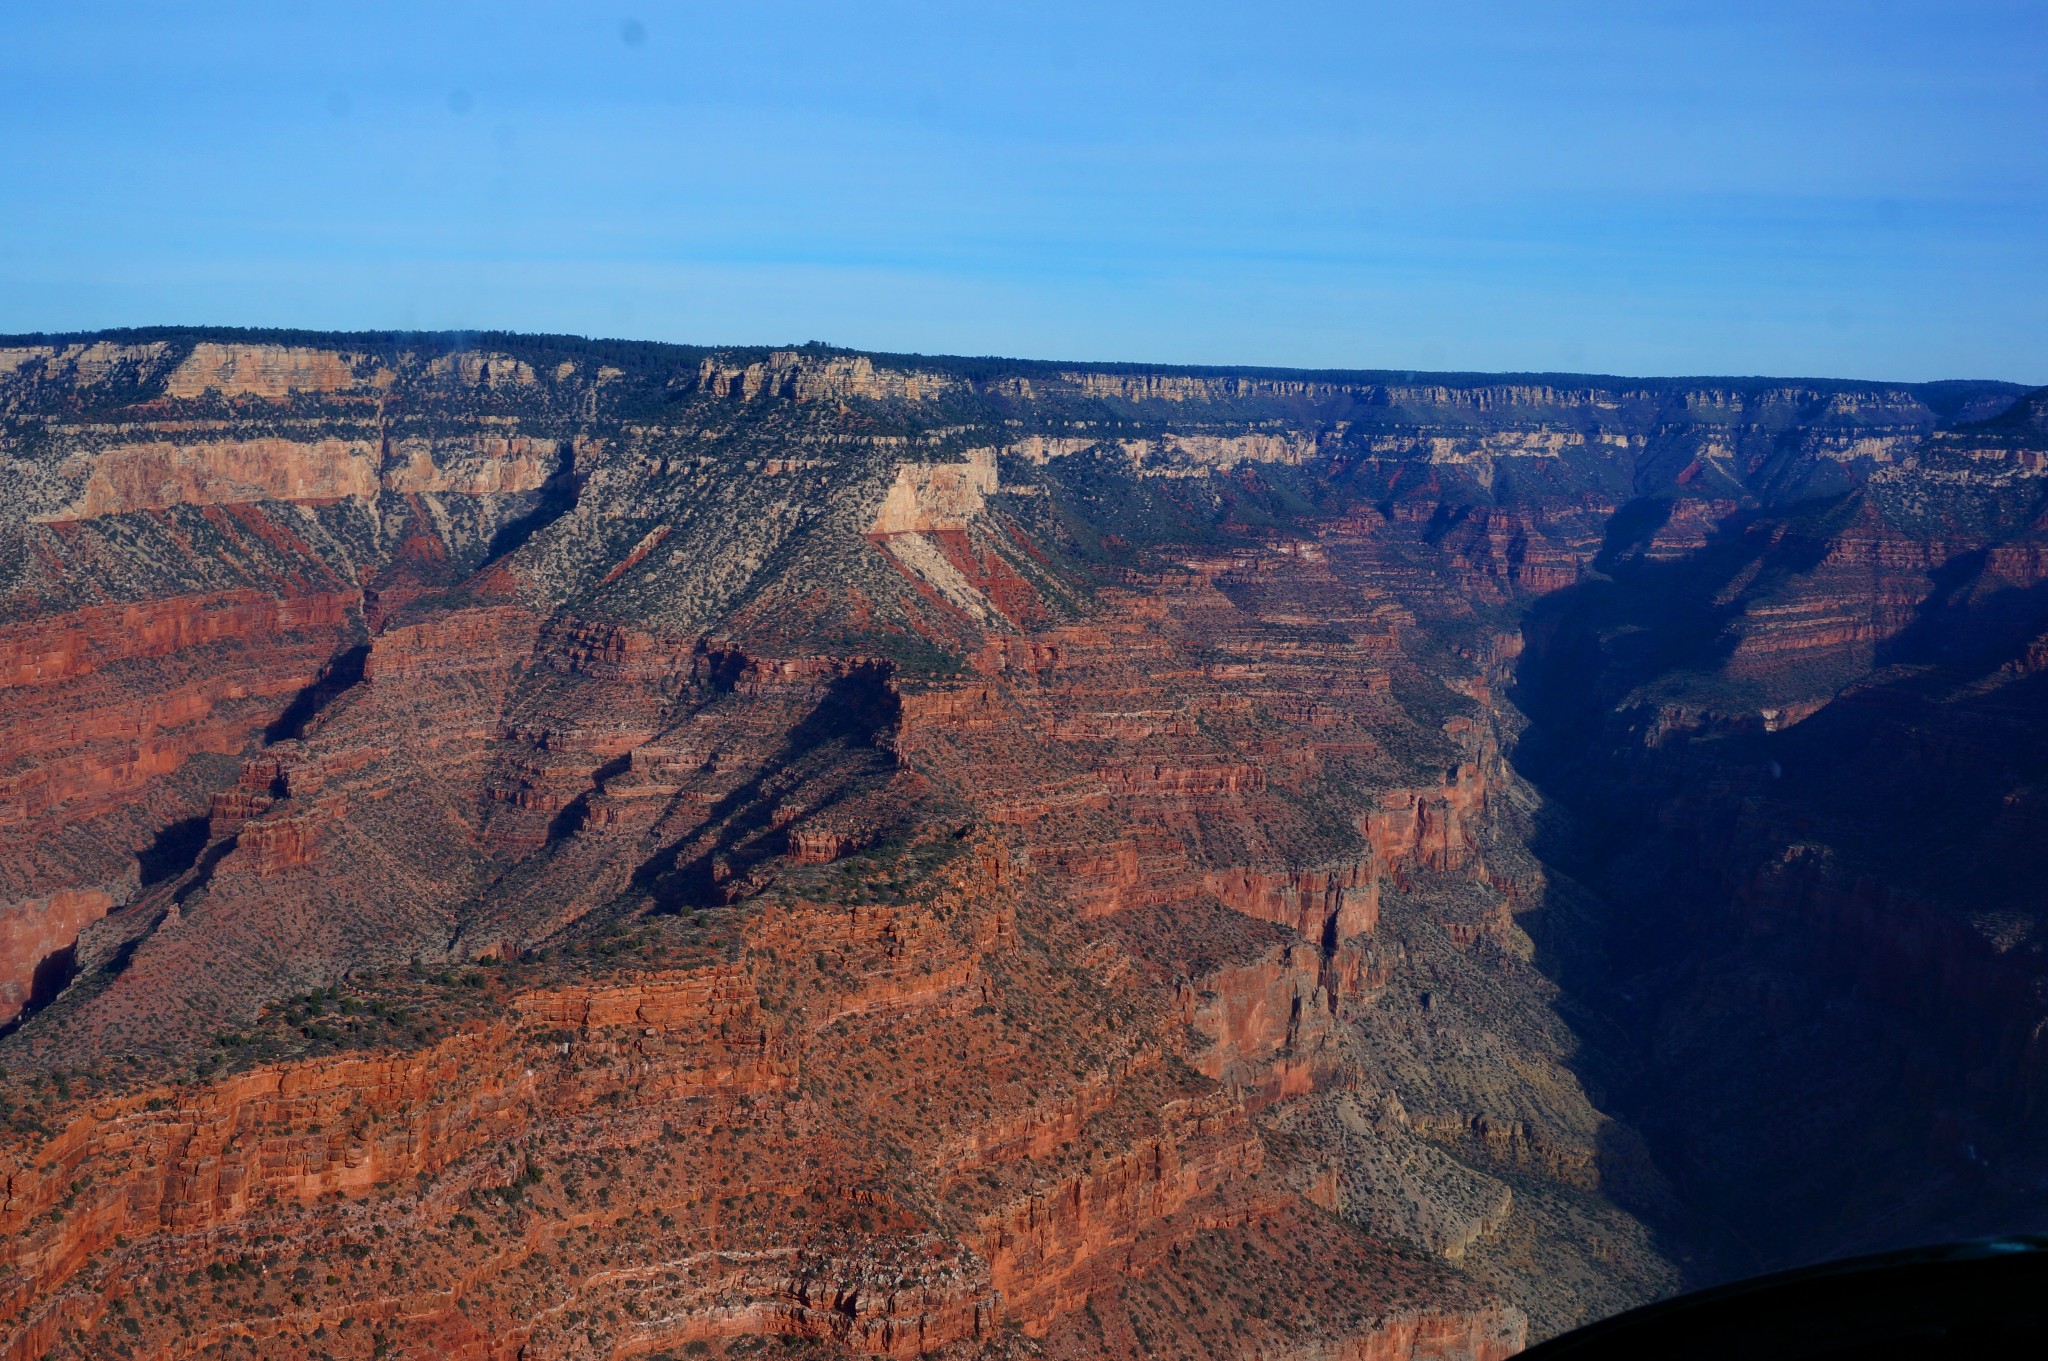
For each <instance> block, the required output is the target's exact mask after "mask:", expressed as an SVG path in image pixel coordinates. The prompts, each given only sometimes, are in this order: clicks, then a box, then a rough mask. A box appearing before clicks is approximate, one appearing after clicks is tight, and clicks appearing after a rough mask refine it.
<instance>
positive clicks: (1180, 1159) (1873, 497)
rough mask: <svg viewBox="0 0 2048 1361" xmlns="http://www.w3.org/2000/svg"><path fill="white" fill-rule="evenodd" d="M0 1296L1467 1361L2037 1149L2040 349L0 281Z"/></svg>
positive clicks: (2046, 580)
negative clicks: (974, 334)
mask: <svg viewBox="0 0 2048 1361" xmlns="http://www.w3.org/2000/svg"><path fill="white" fill-rule="evenodd" d="M0 457H4V459H5V461H6V481H5V486H4V492H0V732H4V733H5V734H6V737H7V743H6V750H5V754H4V764H0V1022H4V1024H5V1026H6V1030H5V1032H4V1034H0V1188H4V1198H0V1355H4V1356H5V1357H6V1358H8V1361H30V1359H31V1358H41V1357H95V1358H104V1357H122V1358H145V1357H146V1358H162V1359H166V1361H168V1359H169V1358H183V1357H197V1356H220V1357H243V1356H248V1357H280V1358H281V1357H316V1358H372V1357H456V1358H464V1359H465V1361H485V1359H486V1358H489V1359H492V1361H495V1359H497V1358H505V1359H506V1361H510V1358H563V1359H564V1361H567V1359H568V1358H579V1359H580V1358H600V1357H603V1358H610V1357H629V1356H653V1357H664V1356H666V1357H686V1356H688V1357H695V1356H750V1355H774V1356H783V1355H788V1356H815V1357H840V1356H847V1355H884V1356H918V1355H932V1356H945V1357H957V1358H970V1357H974V1358H980V1357H987V1358H998V1357H1001V1358H1040V1357H1042V1358H1052V1359H1057V1358H1081V1357H1126V1358H1136V1357H1176V1358H1224V1357H1264V1358H1299V1361H1401V1359H1404V1358H1427V1359H1429V1361H1498V1359H1499V1358H1504V1357H1507V1356H1509V1355H1512V1354H1513V1353H1514V1352H1516V1351H1517V1350H1519V1349H1520V1348H1521V1347H1523V1346H1524V1345H1526V1344H1527V1343H1528V1342H1530V1341H1534V1340H1537V1339H1540V1338H1542V1337H1547V1336H1551V1335H1554V1334H1556V1333H1558V1332H1561V1331H1563V1330H1566V1329H1568V1328H1570V1327H1572V1326H1574V1325H1575V1324H1577V1323H1580V1322H1583V1321H1587V1320H1590V1319H1594V1318H1598V1317H1602V1316H1605V1315H1607V1314H1611V1313H1614V1312H1616V1311H1618V1310H1621V1309H1625V1308H1628V1307H1630V1306H1632V1305H1635V1304H1638V1303H1643V1302H1647V1301H1649V1300H1652V1299H1656V1298H1659V1297H1662V1296H1665V1295H1669V1294H1671V1293H1674V1292H1676V1291H1678V1290H1681V1289H1683V1288H1686V1287H1688V1286H1694V1285H1701V1284H1707V1283H1711V1282H1713V1281H1717V1280H1724V1279H1728V1278H1730V1277H1733V1276H1738V1275H1744V1274H1749V1273H1753V1272H1756V1271H1761V1270H1766V1269H1770V1268H1773V1267H1779V1266H1788V1265H1793V1264H1797V1263H1801V1262H1806V1261H1812V1260H1819V1259H1824V1258H1827V1257H1832V1256H1838V1255H1843V1254H1847V1253H1851V1252H1856V1251H1862V1250H1873V1249H1877V1248H1881V1247H1887V1246H1895V1245H1902V1244H1906V1243H1912V1242H1920V1241H1929V1240H1935V1239H1945V1238H1954V1237H1963V1236H1973V1235H1979V1234H1987V1233H1993V1232H2002V1231H2008V1230H2018V1229H2033V1230H2039V1229H2040V1228H2041V1227H2042V1226H2043V1223H2044V1221H2048V1139H2044V1133H2048V1130H2044V1120H2048V1101H2044V1097H2048V933H2044V930H2043V925H2042V915H2041V909H2042V896H2041V888H2040V885H2041V884H2043V883H2044V882H2048V693H2044V687H2048V390H2044V391H2040V392H2028V391H2026V390H2023V389H2020V388H2016V387H2012V386H2010V385H2005V384H1998V383H1990V382H1956V383H1937V384H1921V385H1904V384H1875V383H1855V382H1837V381H1820V380H1778V379H1655V380H1651V379H1622V378H1608V377H1592V376H1583V375H1514V376H1501V375H1470V374H1464V375H1452V374H1401V373H1320V372H1318V373H1306V372H1304V373H1295V372H1281V371H1274V370H1241V371H1240V370H1226V369H1155V368H1145V367H1138V366H1119V365H1069V364H1056V363H1034V362H1024V361H1005V360H991V359H973V360H966V359H944V358H932V357H925V356H890V355H864V354H857V353H851V352H847V351H841V350H835V349H830V348H827V347H822V346H811V347H805V348H802V349H792V350H765V349H761V350H745V349H706V348H692V347H683V346H672V345H658V344H639V343H630V342H595V341H586V340H581V339H575V338H564V337H544V336H515V335H483V336H468V337H461V338H450V337H439V336H428V335H416V334H394V335H381V334H378V335H367V334H366V335H327V334H311V333H303V334H302V333H248V332H224V331H199V330H162V331H131V332H119V333H105V334H98V335H82V336H66V337H54V338H47V337H26V338H17V339H15V340H10V341H0Z"/></svg>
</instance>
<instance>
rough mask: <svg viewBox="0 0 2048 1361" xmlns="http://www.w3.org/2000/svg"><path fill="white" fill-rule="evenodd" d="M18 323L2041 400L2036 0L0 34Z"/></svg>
mask: <svg viewBox="0 0 2048 1361" xmlns="http://www.w3.org/2000/svg"><path fill="white" fill-rule="evenodd" d="M0 119H4V126H5V127H6V129H7V135H6V136H5V138H4V139H0V186H4V188H0V331H23V330H36V329H49V330H54V329H76V328H85V327H99V326H111V325H127V324H136V325H140V324H153V323H174V322H175V323H187V322H189V323H210V324H246V325H278V326H307V327H345V328H386V327H423V328H434V329H442V328H451V329H466V328H487V327H488V328H506V329H518V330H549V331H569V332H577V333H583V334H592V335H615V336H630V337H641V338H652V339H666V340H683V341H692V342H699V343H723V342H731V343H759V342H777V343H779V342H784V341H802V340H807V339H821V340H828V341H832V342H835V343H838V344H843V345H853V346H860V347H864V348H875V349H892V350H924V351H929V352H950V353H997V354H1012V355H1027V356H1035V357H1049V358H1072V359H1133V360H1150V361H1158V362H1186V363H1259V364H1284V365H1306V366H1318V367H1323V366H1328V367H1398V368H1412V367H1423V368H1458V369H1579V370H1595V371H1606V372H1619V373H1640V374H1665V373H1777V374H1799V375H1828V376H1853V377H1869V378H1883V379H1925V378H1941V377H1995V378H2007V379H2013V380H2018V381H2023V382H2033V383H2042V382H2048V4H2042V3H2040V0H2028V2H2027V3H1970V2H1969V0H1949V3H1944V4H1920V3H1910V2H1907V0H1898V2H1896V3H1887V2H1886V0H1861V2H1860V3H1846V2H1840V3H1836V2H1816V3H1799V0H1778V3H1772V4H1750V3H1746V2H1744V0H1714V2H1713V3H1682V4H1679V3H1674V4H1657V3H1635V4H1604V3H1587V4H1580V3H1568V2H1566V3H1535V2H1533V0H1532V2H1531V3H1524V4H1508V3H1476V2H1475V3H1445V4H1427V3H1412V2H1411V3H1408V4H1401V5H1381V4H1370V3H1353V4H1321V3H1289V2H1287V0H1262V2H1261V3H1257V4H1252V3H1244V4H1230V5H1224V4H1206V3H1186V2H1184V3H1178V4H1153V3H1116V2H1115V0H1097V3H1093V4H1066V3H1044V2H1041V3H1035V4H1028V5H1027V4H1017V5H993V4H974V3H971V2H970V0H955V2H954V3H950V4H903V3H889V2H887V0H869V3H863V4H851V3H833V4H812V3H759V4H747V3H740V2H739V0H727V2H726V3H722V4H718V5H657V4H647V3H634V4H627V5H618V6H611V5H603V4H599V5H590V4H575V5H548V4H520V3H513V2H510V0H500V2H499V3H493V4H474V5H472V4H462V3H426V2H424V0H413V2H412V3H408V4H393V5H385V4H379V3H368V2H366V0H356V2H354V3H349V4H317V5H316V4H311V3H303V4H302V3H291V4H278V3H274V2H273V3H268V4H262V5H241V4H232V3H217V2H215V0H209V3H207V4H203V5H164V4H137V5H115V4H99V3H90V2H89V0H81V2H80V3H75V4H60V5H36V6H30V5H9V6H6V7H4V8H0Z"/></svg>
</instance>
